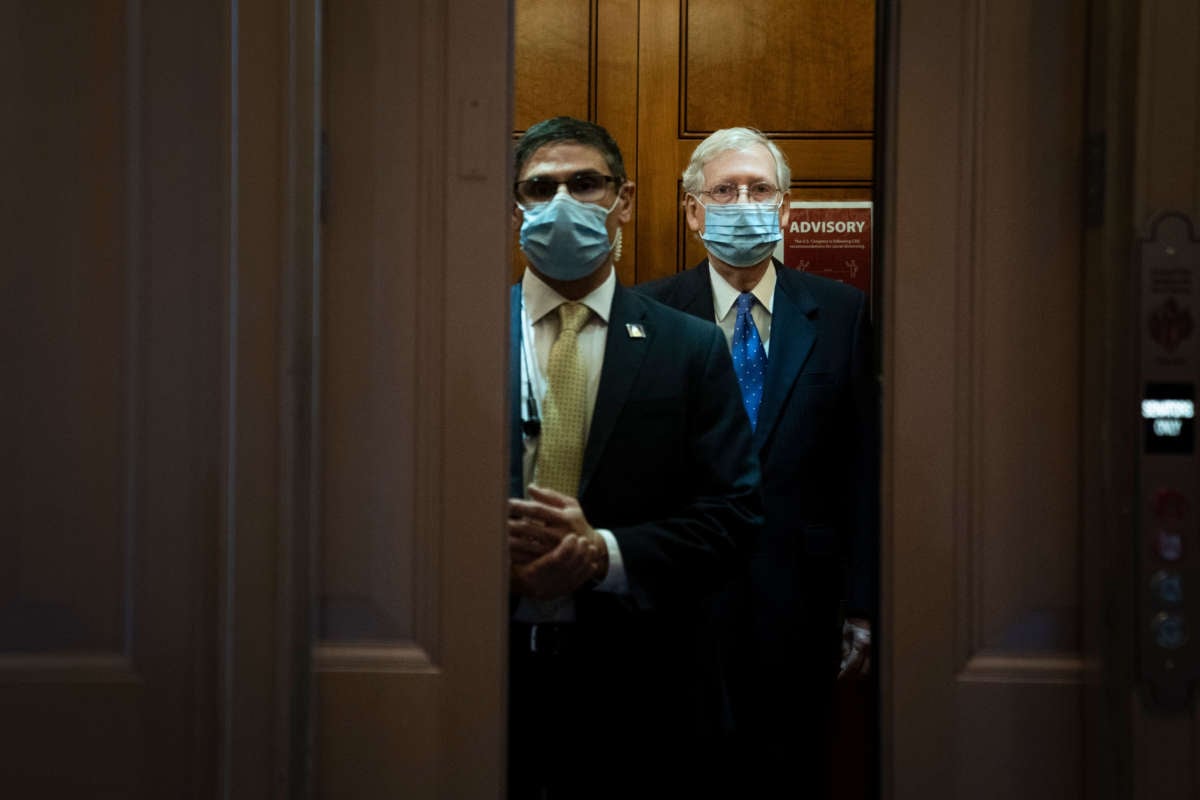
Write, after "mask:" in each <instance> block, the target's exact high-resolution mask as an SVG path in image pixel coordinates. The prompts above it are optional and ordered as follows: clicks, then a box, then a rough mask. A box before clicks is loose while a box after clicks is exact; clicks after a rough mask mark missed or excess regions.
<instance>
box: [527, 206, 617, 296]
mask: <svg viewBox="0 0 1200 800" xmlns="http://www.w3.org/2000/svg"><path fill="white" fill-rule="evenodd" d="M619 202H621V197H620V195H619V194H618V195H617V199H616V200H615V201H613V204H612V205H611V206H609V208H608V209H605V208H604V207H603V206H598V205H596V204H595V203H582V202H580V201H578V200H576V199H575V198H574V197H571V195H569V194H567V193H566V192H562V191H560V192H559V193H558V194H556V195H554V198H553V199H552V200H551V201H550V202H549V203H539V204H538V205H536V206H530V207H529V208H522V209H521V210H522V211H523V212H524V215H525V218H524V220H522V222H521V250H523V251H524V252H525V256H526V258H528V259H529V263H531V264H533V266H535V267H537V271H538V272H540V273H542V274H543V275H545V276H546V277H547V278H552V279H554V280H558V281H574V280H579V279H580V278H586V277H587V276H588V275H591V274H592V273H593V272H595V271H596V270H597V269H599V268H600V267H601V266H603V264H604V262H605V261H606V260H608V255H609V253H610V252H612V242H610V241H609V239H608V228H607V226H606V223H607V222H608V215H609V214H610V213H612V210H613V209H614V208H616V207H617V203H619Z"/></svg>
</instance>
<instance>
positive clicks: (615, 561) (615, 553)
mask: <svg viewBox="0 0 1200 800" xmlns="http://www.w3.org/2000/svg"><path fill="white" fill-rule="evenodd" d="M596 533H598V534H600V536H602V537H603V538H604V545H605V546H606V547H607V548H608V572H606V573H605V574H604V580H602V581H600V583H598V584H596V586H595V587H594V588H593V589H592V591H595V592H612V593H614V594H629V580H628V579H627V578H626V577H625V562H624V561H622V560H621V548H620V547H618V546H617V537H615V536H613V532H612V531H610V530H607V529H605V528H597V529H596Z"/></svg>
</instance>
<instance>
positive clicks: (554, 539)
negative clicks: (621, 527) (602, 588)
mask: <svg viewBox="0 0 1200 800" xmlns="http://www.w3.org/2000/svg"><path fill="white" fill-rule="evenodd" d="M529 498H530V499H528V500H520V499H515V498H514V499H510V500H509V501H508V514H509V518H508V543H509V552H510V554H511V557H512V567H511V573H510V577H511V583H512V589H513V591H514V592H516V593H517V594H519V595H522V596H524V597H532V598H534V599H537V600H545V599H550V598H554V597H563V596H565V595H568V594H570V593H571V592H573V591H575V590H576V589H578V588H579V587H580V586H583V585H584V584H585V583H587V582H588V581H589V580H592V579H599V578H603V577H604V575H605V574H606V573H607V572H608V548H607V547H606V546H605V544H604V539H603V537H601V536H600V534H598V533H596V531H595V529H594V528H592V526H591V524H589V523H588V521H587V518H586V517H585V516H584V515H583V509H582V508H581V507H580V505H579V501H578V500H576V499H575V498H574V497H570V496H568V495H564V494H560V493H559V492H554V491H551V490H549V489H542V488H540V487H538V486H536V485H531V486H530V487H529Z"/></svg>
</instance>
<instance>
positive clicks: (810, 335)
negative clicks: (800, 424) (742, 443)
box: [754, 264, 817, 450]
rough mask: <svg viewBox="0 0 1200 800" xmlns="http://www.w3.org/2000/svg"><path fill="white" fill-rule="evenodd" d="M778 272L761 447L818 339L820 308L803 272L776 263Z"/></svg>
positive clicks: (761, 413)
mask: <svg viewBox="0 0 1200 800" xmlns="http://www.w3.org/2000/svg"><path fill="white" fill-rule="evenodd" d="M775 271H776V276H777V281H776V283H775V300H774V303H773V306H774V308H772V309H771V351H770V353H769V354H768V357H767V379H766V385H765V386H764V388H763V400H762V405H761V406H760V407H759V410H758V426H757V427H756V428H755V430H754V443H755V445H757V449H760V450H761V448H762V446H763V444H764V443H765V442H766V441H767V439H768V437H769V436H770V435H771V431H772V430H773V429H774V427H775V424H776V423H777V422H778V421H779V415H780V414H781V413H782V411H783V401H784V400H785V399H786V398H787V396H788V393H789V392H790V391H791V388H792V384H793V383H795V382H796V378H797V377H798V376H799V375H800V371H801V369H802V368H803V367H804V362H805V361H806V360H807V359H808V355H809V353H811V352H812V348H813V345H814V344H815V343H816V341H817V327H816V325H815V324H814V323H813V321H812V319H811V315H812V314H813V313H814V312H815V311H816V310H817V304H816V301H815V300H814V299H813V297H812V295H810V294H809V293H808V291H807V290H805V288H804V286H803V285H802V283H801V281H800V280H798V278H799V277H800V276H799V275H796V274H794V273H789V271H788V269H787V268H785V267H782V266H780V265H779V264H776V265H775Z"/></svg>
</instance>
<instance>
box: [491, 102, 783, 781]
mask: <svg viewBox="0 0 1200 800" xmlns="http://www.w3.org/2000/svg"><path fill="white" fill-rule="evenodd" d="M516 177H517V180H516V182H515V185H514V204H513V222H514V226H515V227H516V228H517V229H518V230H519V235H520V243H521V250H522V254H523V256H524V258H525V260H526V268H525V272H524V275H523V277H522V279H521V282H520V283H519V284H518V285H516V286H514V287H513V291H512V295H511V303H512V306H511V320H512V332H511V341H512V351H511V365H512V382H511V383H512V390H511V391H512V394H511V403H510V407H511V409H512V440H511V441H512V449H511V454H512V464H511V470H510V479H511V486H510V496H511V499H510V500H509V519H508V540H509V553H510V556H511V589H512V608H511V621H510V643H509V644H510V649H509V656H510V661H509V664H510V673H509V699H510V702H509V721H510V724H509V790H510V793H509V795H510V797H514V798H524V797H539V798H559V797H562V798H568V797H569V798H581V797H593V796H595V797H706V796H709V795H710V791H711V789H712V786H713V785H714V781H715V778H716V775H717V772H718V768H719V766H720V764H721V763H722V762H721V761H720V760H719V759H718V758H716V756H717V755H718V752H717V749H716V743H717V741H718V737H719V735H720V734H721V732H722V730H723V729H724V727H725V726H727V724H728V713H727V708H726V705H725V700H724V695H723V691H722V684H721V676H720V674H719V666H718V662H717V659H716V657H715V644H716V643H715V638H714V635H713V631H712V629H711V620H710V617H709V615H708V613H707V610H708V609H707V605H706V603H707V601H708V598H709V597H710V596H711V595H712V593H713V592H714V591H716V590H717V589H718V588H720V587H721V586H722V585H723V584H724V583H725V582H726V581H727V579H728V577H729V576H730V575H731V573H732V570H733V565H734V564H736V563H737V562H738V560H739V558H741V557H743V555H744V553H745V552H746V551H747V550H748V549H749V547H750V540H751V539H752V538H753V536H754V535H755V534H756V532H757V528H758V527H759V525H760V524H761V498H760V494H759V486H758V469H757V462H756V461H755V459H754V457H753V454H752V451H751V442H750V436H751V433H750V426H749V422H748V420H747V419H746V415H745V413H744V412H743V411H742V408H741V403H740V400H739V399H738V396H737V385H736V381H735V378H734V373H733V367H732V363H731V359H730V356H729V348H728V346H727V345H726V343H725V340H724V338H723V337H722V336H721V333H720V331H719V330H718V329H717V328H716V327H715V326H714V325H712V323H711V322H703V321H701V320H697V319H695V318H693V317H690V316H688V315H686V314H682V313H680V312H678V311H675V310H673V309H670V308H667V307H666V306H663V305H661V304H659V303H656V302H654V301H652V300H649V299H648V298H646V297H643V296H642V295H640V294H637V293H635V292H632V291H630V290H627V289H625V288H623V287H621V286H620V285H619V284H618V283H617V279H616V271H615V269H614V267H613V265H614V262H615V261H616V259H617V258H618V257H619V251H620V240H621V231H620V226H621V225H622V224H624V223H626V222H628V221H629V219H630V217H631V212H632V203H633V197H634V184H633V182H632V181H629V180H628V179H627V178H626V176H625V169H624V165H623V162H622V159H621V153H620V150H619V149H618V148H617V145H616V143H615V142H614V141H613V140H612V138H611V137H610V136H609V134H608V133H607V132H606V131H605V130H604V129H603V128H601V127H599V126H597V125H594V124H592V123H589V122H584V121H580V120H576V119H571V118H569V117H557V118H554V119H549V120H546V121H543V122H540V123H538V124H536V125H533V126H532V127H530V128H529V130H528V131H527V132H526V133H525V135H524V136H523V137H522V138H521V140H520V141H519V142H518V144H517V148H516Z"/></svg>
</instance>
